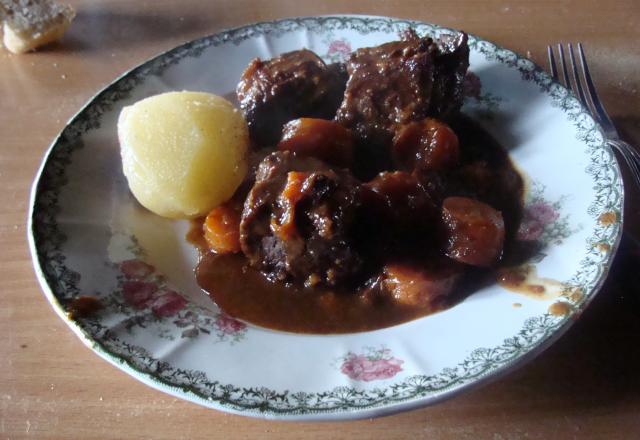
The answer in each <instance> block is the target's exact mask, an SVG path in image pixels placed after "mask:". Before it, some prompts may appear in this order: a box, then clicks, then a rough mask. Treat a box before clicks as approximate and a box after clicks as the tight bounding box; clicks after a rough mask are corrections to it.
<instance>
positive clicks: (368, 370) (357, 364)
mask: <svg viewBox="0 0 640 440" xmlns="http://www.w3.org/2000/svg"><path fill="white" fill-rule="evenodd" d="M341 360H342V364H341V365H340V372H341V373H342V374H345V375H346V376H347V377H349V378H350V379H353V380H359V381H364V382H371V381H373V380H382V379H390V378H392V377H393V376H395V375H396V374H398V373H399V372H401V371H402V364H403V363H404V361H403V360H401V359H398V358H395V357H393V356H392V355H391V350H390V349H388V348H386V347H384V346H381V347H380V348H375V347H365V348H364V350H363V352H362V353H360V354H358V353H354V352H351V351H350V352H348V353H347V354H346V355H345V356H344V357H343V358H342V359H341Z"/></svg>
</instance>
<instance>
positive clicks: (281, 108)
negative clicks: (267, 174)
mask: <svg viewBox="0 0 640 440" xmlns="http://www.w3.org/2000/svg"><path fill="white" fill-rule="evenodd" d="M345 82H346V79H345V76H344V73H343V71H342V70H341V68H340V67H339V66H333V67H328V66H327V65H326V64H325V63H324V62H323V61H322V60H321V59H320V58H319V57H318V56H317V55H316V54H315V53H313V52H311V51H310V50H306V49H303V50H297V51H294V52H288V53H285V54H282V55H280V56H279V57H276V58H273V59H271V60H268V61H262V60H260V59H259V58H256V59H254V60H253V61H251V63H249V66H248V67H247V68H246V69H245V71H244V72H243V74H242V77H241V79H240V83H239V84H238V87H237V89H236V94H237V97H238V101H239V102H240V108H241V109H242V112H243V114H244V116H245V119H246V120H247V123H248V125H249V132H250V135H251V139H252V140H253V141H254V142H255V143H256V144H257V146H266V145H275V144H276V143H277V142H278V139H280V134H281V132H282V126H283V125H284V124H285V123H286V122H288V121H290V120H292V119H295V118H299V117H316V118H325V119H331V118H333V116H334V115H335V113H336V109H337V108H338V106H339V105H340V101H341V100H342V94H343V92H344V88H345Z"/></svg>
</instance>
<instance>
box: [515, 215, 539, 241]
mask: <svg viewBox="0 0 640 440" xmlns="http://www.w3.org/2000/svg"><path fill="white" fill-rule="evenodd" d="M543 231H544V226H543V224H542V223H540V222H539V221H537V220H532V219H529V220H525V221H523V222H522V223H521V224H520V228H519V229H518V239H519V240H526V241H535V240H537V239H538V238H540V236H541V235H542V232H543Z"/></svg>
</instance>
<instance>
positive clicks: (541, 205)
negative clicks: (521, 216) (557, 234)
mask: <svg viewBox="0 0 640 440" xmlns="http://www.w3.org/2000/svg"><path fill="white" fill-rule="evenodd" d="M525 217H529V218H532V219H535V220H537V221H539V222H540V223H542V224H543V225H547V224H549V223H553V222H555V221H556V220H557V219H558V217H560V214H559V213H558V211H556V210H555V209H554V208H553V206H551V205H550V204H548V203H547V202H545V201H544V200H541V201H538V202H534V203H532V204H530V205H528V206H527V207H526V208H525Z"/></svg>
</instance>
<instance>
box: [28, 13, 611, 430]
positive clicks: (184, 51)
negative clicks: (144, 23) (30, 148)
mask: <svg viewBox="0 0 640 440" xmlns="http://www.w3.org/2000/svg"><path fill="white" fill-rule="evenodd" d="M409 26H411V27H414V28H415V29H416V30H417V31H418V33H419V34H424V33H428V34H434V35H437V34H440V33H441V32H445V33H446V32H452V31H450V30H447V29H441V28H438V27H436V26H433V25H430V24H425V23H418V22H412V21H406V20H398V19H393V18H380V17H363V16H334V17H310V18H296V19H285V20H281V21H276V22H269V23H260V24H255V25H249V26H245V27H241V28H237V29H232V30H229V31H225V32H221V33H218V34H215V35H212V36H209V37H205V38H202V39H200V40H196V41H193V42H190V43H187V44H185V45H183V46H180V47H177V48H175V49H173V50H170V51H168V52H166V53H164V54H162V55H160V56H158V57H156V58H154V59H152V60H150V61H148V62H146V63H144V64H142V65H141V66H139V67H137V68H135V69H133V70H132V71H130V72H128V73H126V74H124V75H123V76H121V77H120V78H119V79H117V80H116V81H114V82H113V83H112V84H111V85H109V86H108V87H107V88H105V89H104V90H103V91H101V92H100V93H99V94H98V95H96V96H95V97H94V98H93V99H92V100H91V101H90V102H89V103H88V104H87V105H86V106H85V107H84V108H83V109H82V110H81V111H80V112H79V113H78V114H77V115H76V116H75V117H74V118H72V120H71V121H70V122H69V123H68V125H67V126H66V127H65V129H64V130H63V131H62V133H61V134H60V136H59V137H58V138H57V139H56V140H55V141H54V142H53V144H52V146H51V148H50V149H49V151H48V153H47V155H46V157H45V159H44V161H43V164H42V167H41V169H40V172H39V174H38V177H37V179H36V181H35V183H34V186H33V192H32V199H31V214H30V228H29V231H30V235H29V239H30V244H31V251H32V254H33V259H34V264H35V268H36V272H37V275H38V278H39V280H40V282H41V284H42V288H43V289H44V291H45V293H46V295H47V298H48V299H49V301H50V302H51V303H52V305H53V307H54V309H55V310H56V312H57V313H58V314H59V315H60V316H61V317H62V318H63V319H64V320H65V321H66V322H67V323H68V324H69V326H70V327H71V328H72V329H73V330H74V331H75V332H76V333H77V334H78V335H79V336H80V337H81V338H82V340H83V341H84V342H85V344H86V345H88V346H89V347H90V348H91V349H92V350H94V351H95V352H96V353H97V354H99V355H100V356H102V357H103V358H105V359H107V360H108V361H109V362H111V363H113V364H115V365H116V366H118V367H119V368H121V369H122V370H124V371H126V372H127V373H129V374H131V375H132V376H134V377H135V378H137V379H139V380H141V381H143V382H145V383H147V384H149V385H151V386H153V387H155V388H158V389H160V390H162V391H165V392H168V393H170V394H173V395H175V396H179V397H182V398H185V399H188V400H191V401H194V402H196V403H199V404H202V405H205V406H208V407H211V408H216V409H220V410H223V411H229V412H234V413H239V414H243V415H250V416H260V417H266V418H278V419H346V418H357V417H372V416H377V415H381V414H388V413H391V412H396V411H401V410H405V409H409V408H414V407H418V406H423V405H427V404H431V403H434V402H437V401H440V400H442V399H444V398H446V397H449V396H452V395H454V394H456V393H458V392H460V391H462V390H464V389H468V388H469V387H470V386H472V385H476V384H479V383H482V382H484V381H486V380H488V379H490V378H495V377H497V376H499V375H501V374H503V373H505V372H506V371H508V370H510V369H512V368H513V367H515V366H516V365H518V364H521V363H522V362H524V361H527V360H530V359H531V358H532V357H533V356H534V355H535V354H537V353H539V352H540V351H541V350H543V349H544V348H545V347H547V346H548V345H549V344H551V343H552V342H553V341H554V340H555V339H556V338H558V337H559V336H560V334H562V332H563V331H564V330H566V328H567V327H568V326H569V324H570V323H571V322H572V321H573V320H574V319H575V317H576V316H577V314H578V313H579V311H580V309H581V308H583V307H584V306H586V304H587V303H588V302H589V301H590V300H591V299H592V298H593V296H594V295H595V294H596V292H597V290H598V288H599V287H600V285H601V284H602V282H603V280H604V278H605V277H606V274H607V271H608V268H609V264H610V262H611V260H612V258H613V255H614V253H615V250H616V248H617V245H618V241H619V238H620V234H621V231H622V207H623V187H622V181H621V177H620V172H619V169H618V165H617V162H616V160H615V158H614V156H613V154H612V152H611V150H610V149H609V148H608V147H607V146H606V145H605V143H604V140H603V136H602V133H601V130H600V128H599V127H598V126H597V125H596V124H595V123H594V121H593V120H592V118H591V117H590V116H589V115H588V113H587V112H586V111H585V109H584V108H583V107H582V106H581V105H580V104H579V103H578V101H577V100H576V99H575V98H574V96H573V95H571V94H570V93H569V92H568V91H567V90H566V89H565V88H563V87H562V86H560V85H559V84H557V83H555V82H553V81H552V80H551V79H550V78H549V77H548V76H547V75H546V74H545V73H544V72H543V71H542V70H541V69H539V68H538V67H536V66H535V65H534V64H532V63H531V62H530V61H528V60H526V59H524V58H521V57H519V56H518V55H516V54H514V53H513V52H511V51H509V50H506V49H502V48H500V47H497V46H495V45H494V44H492V43H489V42H487V41H484V40H481V39H479V38H477V37H473V36H471V37H470V40H469V43H470V47H471V67H470V70H471V71H472V72H473V73H474V75H470V76H469V77H468V81H467V91H466V92H467V93H466V94H467V101H466V103H465V107H464V112H465V113H467V114H468V115H470V116H471V117H472V118H474V119H476V120H478V121H479V122H480V123H481V124H482V125H483V126H484V127H485V128H486V129H487V130H489V131H490V132H491V133H493V134H494V136H495V137H496V138H497V139H499V140H500V142H501V143H502V144H503V145H505V146H506V147H507V148H509V149H510V151H511V155H512V157H513V159H514V161H515V163H516V164H517V165H518V167H519V168H520V169H522V170H523V173H524V174H525V175H526V176H528V178H529V179H530V181H529V183H530V185H529V191H528V195H527V208H526V216H525V220H524V225H523V228H522V229H521V235H522V236H523V237H525V238H528V239H531V240H538V241H539V242H540V243H542V244H543V245H544V249H543V251H542V253H540V254H538V255H537V257H536V258H535V259H534V261H532V263H534V264H535V266H536V269H537V273H538V275H539V276H540V277H545V278H551V279H554V280H559V281H561V282H562V283H563V285H562V288H561V289H560V290H559V291H558V294H561V296H560V297H559V298H550V299H532V298H529V297H526V296H520V295H518V294H516V293H513V292H510V291H507V290H504V289H502V288H500V287H499V286H490V287H487V288H484V289H482V290H480V291H478V292H476V293H475V294H473V295H471V296H469V297H468V298H467V299H466V300H465V301H463V302H462V303H460V304H458V305H456V306H455V307H453V308H451V309H449V310H446V311H444V312H442V313H438V314H435V315H432V316H428V317H425V318H421V319H418V320H415V321H412V322H408V323H406V324H402V325H398V326H394V327H391V328H387V329H383V330H378V331H372V332H365V333H357V334H346V335H337V336H309V335H298V334H289V333H283V332H276V331H270V330H265V329H263V328H258V327H254V326H252V325H250V324H245V323H243V322H240V321H236V320H235V319H233V318H230V317H228V316H226V315H225V314H223V313H221V312H220V310H218V309H217V308H216V306H215V305H214V304H213V303H211V301H209V299H208V298H207V297H206V296H205V295H204V294H203V293H202V292H201V291H200V289H199V288H198V286H197V285H196V284H195V281H194V276H193V272H192V270H193V268H194V265H195V263H196V252H195V250H194V249H193V248H192V247H191V246H190V245H189V244H188V243H187V242H186V240H185V238H184V236H185V232H186V230H187V228H188V225H187V223H186V222H180V221H169V220H165V219H162V218H160V217H157V216H155V215H153V214H150V213H149V212H147V211H145V210H144V209H143V208H141V207H140V206H139V205H138V204H137V203H136V202H135V200H134V199H133V198H132V196H131V195H130V193H129V191H128V189H127V185H126V181H125V179H124V176H123V174H122V171H121V164H120V156H119V147H118V141H117V138H116V118H117V116H118V113H119V112H120V109H121V108H122V107H123V106H125V105H130V104H132V103H134V102H135V101H137V100H139V99H142V98H144V97H147V96H149V95H152V94H156V93H160V92H165V91H169V90H183V89H188V90H201V91H208V92H214V93H217V94H221V95H229V94H231V93H232V91H233V90H234V88H235V85H236V83H237V81H238V78H239V76H240V73H241V71H242V70H243V68H244V67H245V66H246V65H247V63H248V62H249V60H250V59H252V58H253V57H256V56H258V57H262V58H270V57H272V56H275V55H277V54H279V53H281V52H285V51H289V50H294V49H299V48H302V47H307V48H310V49H311V50H313V51H315V52H317V53H318V54H320V55H321V56H323V57H324V58H325V59H326V60H331V61H336V60H339V59H342V58H343V57H344V56H345V55H346V53H348V52H349V51H350V50H352V49H355V48H358V47H363V46H374V45H378V44H380V43H383V42H385V41H390V40H394V39H397V35H398V33H399V32H400V31H402V30H403V29H406V28H407V27H409ZM81 295H88V296H95V297H97V298H98V299H99V300H100V302H101V304H102V305H103V309H102V310H101V311H100V312H99V313H97V314H96V315H93V316H91V317H90V318H74V319H71V318H69V317H68V311H69V308H70V307H71V306H72V305H73V304H74V298H77V297H78V296H81ZM557 301H561V302H564V303H566V304H567V306H566V307H565V308H566V309H567V310H568V312H569V313H568V314H567V315H565V316H556V315H554V314H550V313H548V309H549V306H550V305H551V304H553V303H555V302H557ZM514 303H518V304H520V307H514Z"/></svg>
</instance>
